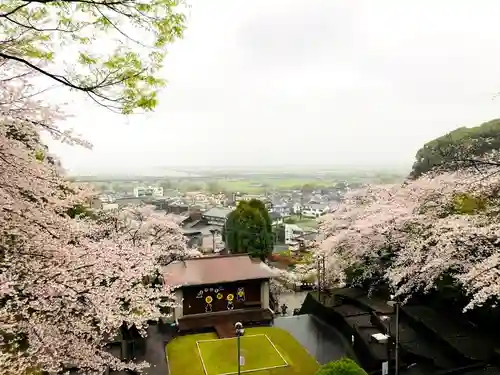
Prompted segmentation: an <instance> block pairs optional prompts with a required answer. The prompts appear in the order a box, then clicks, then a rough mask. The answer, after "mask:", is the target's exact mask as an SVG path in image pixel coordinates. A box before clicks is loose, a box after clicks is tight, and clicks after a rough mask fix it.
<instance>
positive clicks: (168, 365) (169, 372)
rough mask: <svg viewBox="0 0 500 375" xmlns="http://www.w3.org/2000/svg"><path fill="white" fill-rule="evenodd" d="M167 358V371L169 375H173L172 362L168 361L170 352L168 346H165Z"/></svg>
mask: <svg viewBox="0 0 500 375" xmlns="http://www.w3.org/2000/svg"><path fill="white" fill-rule="evenodd" d="M165 358H166V360H167V371H168V375H172V372H171V371H170V361H169V360H168V350H167V344H165Z"/></svg>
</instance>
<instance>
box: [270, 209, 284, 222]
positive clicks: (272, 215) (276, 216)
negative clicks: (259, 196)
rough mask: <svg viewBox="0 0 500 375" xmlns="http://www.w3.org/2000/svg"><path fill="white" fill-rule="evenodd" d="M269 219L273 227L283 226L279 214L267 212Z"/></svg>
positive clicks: (281, 216)
mask: <svg viewBox="0 0 500 375" xmlns="http://www.w3.org/2000/svg"><path fill="white" fill-rule="evenodd" d="M269 217H270V218H271V222H272V225H273V226H276V225H281V224H283V215H282V214H281V213H279V212H274V211H272V212H269Z"/></svg>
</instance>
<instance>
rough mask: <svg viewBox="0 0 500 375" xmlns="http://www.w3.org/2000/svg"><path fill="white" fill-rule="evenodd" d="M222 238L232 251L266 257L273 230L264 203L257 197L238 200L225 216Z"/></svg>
mask: <svg viewBox="0 0 500 375" xmlns="http://www.w3.org/2000/svg"><path fill="white" fill-rule="evenodd" d="M223 240H224V241H225V242H226V246H227V247H228V249H229V250H230V251H231V252H232V253H248V254H249V255H250V256H252V257H258V258H261V259H265V258H267V257H268V256H269V255H270V254H271V253H272V250H273V231H272V226H271V218H270V217H269V213H268V211H267V209H266V207H265V206H264V204H263V203H262V202H261V201H259V200H257V199H252V200H251V201H248V202H246V201H241V202H239V203H238V207H236V209H235V210H234V211H233V212H231V213H230V214H229V216H228V218H227V221H226V225H225V227H224V230H223Z"/></svg>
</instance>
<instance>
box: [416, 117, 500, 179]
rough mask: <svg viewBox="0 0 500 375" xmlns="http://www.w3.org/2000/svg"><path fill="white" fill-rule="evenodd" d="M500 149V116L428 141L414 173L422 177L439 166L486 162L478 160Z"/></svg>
mask: <svg viewBox="0 0 500 375" xmlns="http://www.w3.org/2000/svg"><path fill="white" fill-rule="evenodd" d="M498 149H500V119H495V120H492V121H489V122H486V123H484V124H482V125H480V126H476V127H473V128H466V127H462V128H458V129H455V130H453V131H452V132H450V133H448V134H445V135H443V136H441V137H438V138H436V139H434V140H432V141H430V142H428V143H426V144H425V145H424V146H423V147H422V148H421V149H420V150H418V151H417V154H416V156H415V159H416V160H415V163H414V164H413V167H412V171H411V174H410V177H412V178H418V177H420V176H422V175H423V174H425V173H427V172H429V171H431V170H433V169H435V168H444V169H457V167H458V168H462V167H463V166H464V165H476V164H484V163H481V161H480V160H478V159H477V158H478V157H481V156H483V155H485V154H487V153H489V152H490V151H492V150H498Z"/></svg>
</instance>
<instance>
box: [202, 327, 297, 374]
mask: <svg viewBox="0 0 500 375" xmlns="http://www.w3.org/2000/svg"><path fill="white" fill-rule="evenodd" d="M259 336H265V337H266V339H267V341H269V343H270V344H271V345H272V346H273V348H274V350H275V351H276V353H278V355H279V356H280V358H281V359H282V360H283V362H284V364H283V365H278V366H269V367H260V368H256V369H251V370H240V374H246V373H252V372H257V371H265V370H273V369H277V368H283V367H288V366H290V365H289V364H288V362H287V360H286V359H285V357H283V355H282V354H281V353H280V351H279V350H278V348H277V347H276V345H274V343H273V342H272V340H271V339H270V338H269V336H267V335H266V334H264V333H259V334H256V335H247V336H241V337H242V338H243V337H259ZM234 339H237V337H228V338H223V339H210V340H199V341H196V346H197V347H198V353H199V356H200V358H201V363H202V365H203V370H204V371H205V375H237V374H238V372H237V371H234V372H225V373H222V374H209V373H208V372H207V369H206V367H205V362H204V361H203V355H202V353H201V350H200V345H199V343H203V342H214V341H220V340H234Z"/></svg>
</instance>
